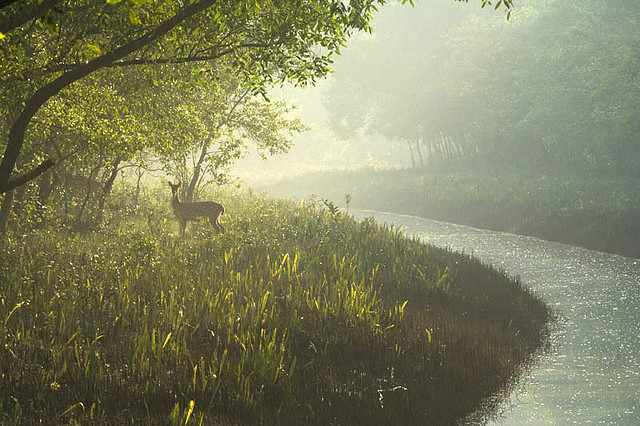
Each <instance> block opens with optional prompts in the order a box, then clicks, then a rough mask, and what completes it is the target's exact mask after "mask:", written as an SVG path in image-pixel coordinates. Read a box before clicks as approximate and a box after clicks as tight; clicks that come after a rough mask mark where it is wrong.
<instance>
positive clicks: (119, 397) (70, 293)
mask: <svg viewBox="0 0 640 426" xmlns="http://www.w3.org/2000/svg"><path fill="white" fill-rule="evenodd" d="M160 194H162V193H159V194H158V195H157V197H158V198H162V195H160ZM165 198H167V199H168V197H165ZM217 198H218V199H220V200H221V201H222V202H223V203H224V204H225V205H226V206H227V215H225V217H224V218H223V222H224V223H225V225H226V227H227V233H226V234H223V235H215V234H214V233H213V232H212V229H211V228H210V227H208V225H207V224H195V225H193V224H192V225H190V227H189V228H188V231H187V236H186V238H184V239H181V238H179V237H178V236H177V224H176V223H175V221H174V220H173V218H172V216H171V213H170V211H169V204H168V201H167V203H159V202H157V201H156V202H153V201H150V200H149V201H147V203H146V204H145V205H144V207H143V208H142V209H139V210H137V212H132V213H130V214H128V215H127V216H126V217H121V218H120V219H119V220H118V221H117V222H116V221H113V222H112V223H111V224H110V225H107V226H104V227H103V228H101V229H100V230H98V231H96V232H93V233H87V232H83V233H79V232H72V231H68V230H62V231H59V230H51V229H49V230H37V231H27V232H22V233H14V234H11V233H10V234H7V235H5V236H3V237H2V246H1V247H2V248H1V251H0V283H2V284H1V285H0V325H1V328H0V330H1V333H0V366H1V368H0V371H2V373H1V374H2V376H1V380H0V422H6V423H12V422H18V423H34V422H38V421H44V422H46V423H70V422H71V423H73V422H80V423H109V424H111V423H123V422H134V423H151V424H157V423H173V424H178V423H179V424H186V423H189V424H234V423H267V424H273V423H276V424H279V423H285V424H286V423H307V424H309V423H312V424H313V423H316V424H327V423H331V422H337V423H353V422H361V421H365V422H368V423H370V424H388V423H389V422H393V423H396V422H414V423H415V422H424V421H433V420H434V419H435V420H437V421H438V422H445V423H447V422H451V421H456V420H458V419H460V418H462V417H464V416H466V415H468V414H470V413H471V412H473V411H475V410H477V409H478V407H479V406H480V405H481V404H482V402H483V401H485V402H486V401H489V398H490V397H491V395H494V394H495V393H496V392H499V391H500V389H503V388H504V386H506V385H508V384H509V383H510V381H511V380H513V378H514V377H516V376H517V374H518V372H519V371H520V369H521V367H522V366H523V365H524V364H523V363H524V362H525V361H527V360H528V359H530V356H531V353H532V352H533V351H535V350H536V348H537V347H539V346H540V344H541V342H542V339H543V337H544V327H545V323H546V321H547V320H548V311H547V310H546V307H545V306H544V304H543V303H542V302H541V301H540V300H538V299H537V298H535V297H533V296H532V295H531V294H529V293H528V292H527V291H526V290H524V289H523V288H522V287H521V286H520V285H519V284H518V283H517V282H514V281H513V280H511V279H510V278H508V277H506V276H505V275H504V274H502V273H499V272H496V271H494V270H491V269H489V268H487V267H485V266H482V265H480V264H479V263H478V262H476V261H473V260H471V259H469V258H467V257H465V256H462V255H458V254H454V253H450V252H447V251H444V250H439V249H436V248H433V247H429V246H426V245H424V244H422V243H420V242H418V241H415V240H412V239H408V238H406V237H404V236H403V235H402V233H401V232H398V231H397V230H392V229H389V228H387V227H383V226H380V225H378V224H376V223H374V222H373V221H372V220H365V221H363V222H357V221H355V220H353V219H352V218H351V217H349V216H348V215H346V214H343V213H339V212H336V211H333V212H331V211H330V210H328V209H327V208H326V207H325V206H320V205H317V204H313V203H312V204H304V203H302V204H294V203H291V202H286V201H279V200H270V199H267V198H265V197H263V196H256V195H253V194H251V193H249V194H243V193H231V192H229V193H221V194H218V197H217ZM114 216H115V215H114Z"/></svg>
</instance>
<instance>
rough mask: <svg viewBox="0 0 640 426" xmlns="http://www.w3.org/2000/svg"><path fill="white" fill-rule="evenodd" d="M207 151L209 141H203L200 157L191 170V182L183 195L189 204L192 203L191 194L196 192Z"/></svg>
mask: <svg viewBox="0 0 640 426" xmlns="http://www.w3.org/2000/svg"><path fill="white" fill-rule="evenodd" d="M208 149H209V141H205V142H203V143H202V146H201V149H200V157H199V158H198V162H197V163H196V166H195V167H194V169H193V176H191V181H190V182H189V185H188V186H187V192H186V194H185V200H186V201H189V202H193V193H194V192H195V190H196V185H197V184H198V181H199V180H200V173H201V172H202V164H203V163H204V160H205V158H207V150H208Z"/></svg>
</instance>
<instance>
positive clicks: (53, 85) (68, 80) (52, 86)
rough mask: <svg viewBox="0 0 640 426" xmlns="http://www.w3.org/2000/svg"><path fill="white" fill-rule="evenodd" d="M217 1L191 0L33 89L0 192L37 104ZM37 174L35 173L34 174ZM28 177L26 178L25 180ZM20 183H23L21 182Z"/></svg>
mask: <svg viewBox="0 0 640 426" xmlns="http://www.w3.org/2000/svg"><path fill="white" fill-rule="evenodd" d="M215 1H216V0H201V1H199V2H197V3H191V4H190V5H188V6H186V7H185V8H184V9H182V10H181V11H179V12H178V13H176V14H175V15H174V16H173V17H171V18H169V19H167V20H166V21H164V22H162V23H160V24H159V25H158V26H157V27H156V28H155V29H153V30H152V31H150V32H148V33H146V34H144V35H143V36H141V37H139V38H136V39H134V40H131V41H130V42H128V43H126V44H124V45H122V46H120V47H118V48H117V49H114V50H113V51H111V52H108V53H105V54H104V55H102V56H99V57H97V58H94V59H92V60H91V61H89V62H88V63H86V64H82V65H79V66H78V67H76V68H74V69H72V70H70V71H67V72H65V73H64V74H62V75H60V76H58V77H57V78H56V79H54V80H53V81H51V82H50V83H49V84H47V85H45V86H43V87H41V88H40V89H38V90H36V92H35V93H34V94H33V95H32V96H31V98H29V100H28V101H27V102H26V104H25V106H24V107H23V109H22V112H21V113H20V115H19V116H18V117H17V119H16V121H15V122H14V123H13V125H12V126H11V129H10V131H9V139H8V141H7V146H6V148H5V151H4V155H3V157H2V162H1V163H0V191H1V192H4V191H6V190H8V189H5V188H9V178H10V176H11V173H12V171H13V168H14V167H15V165H16V162H17V161H18V156H19V155H20V151H21V150H22V145H23V144H24V135H25V132H26V130H27V127H28V125H29V122H30V121H31V119H32V118H33V116H34V115H35V114H36V113H37V112H38V110H39V109H40V107H42V105H43V104H44V103H45V102H46V101H47V100H49V99H51V98H52V97H53V96H55V95H56V94H58V92H60V91H61V90H62V89H64V88H65V87H67V86H69V85H70V84H72V83H74V82H76V81H78V80H80V79H81V78H83V77H85V76H87V75H89V74H91V73H92V72H94V71H96V70H98V69H100V68H105V67H109V66H112V64H113V63H114V62H116V61H118V60H120V59H122V58H125V57H126V56H127V55H130V54H131V53H133V52H136V51H138V50H140V49H141V48H143V47H144V46H146V45H148V44H150V43H153V42H154V41H156V40H158V39H160V38H161V37H162V36H164V35H165V34H167V33H168V32H169V31H171V30H172V29H174V28H175V27H176V26H178V25H179V24H181V23H182V22H183V21H185V20H186V19H188V18H190V17H192V16H194V15H196V14H198V13H200V12H202V11H204V10H206V9H208V8H209V7H211V6H212V5H213V4H214V3H215ZM36 176H37V175H36ZM26 181H28V180H25V181H24V182H26ZM24 182H23V183H24Z"/></svg>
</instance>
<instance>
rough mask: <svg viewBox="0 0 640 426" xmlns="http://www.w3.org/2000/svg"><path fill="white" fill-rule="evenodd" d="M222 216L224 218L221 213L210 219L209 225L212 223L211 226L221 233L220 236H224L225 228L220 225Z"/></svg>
mask: <svg viewBox="0 0 640 426" xmlns="http://www.w3.org/2000/svg"><path fill="white" fill-rule="evenodd" d="M220 216H222V214H221V213H218V214H217V215H216V216H211V217H210V218H209V223H211V225H212V226H213V228H214V229H215V230H216V231H217V232H218V233H219V234H224V226H222V224H221V223H220Z"/></svg>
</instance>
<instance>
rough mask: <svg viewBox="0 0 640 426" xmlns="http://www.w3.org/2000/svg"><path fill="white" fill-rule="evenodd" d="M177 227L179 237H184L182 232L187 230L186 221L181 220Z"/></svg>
mask: <svg viewBox="0 0 640 426" xmlns="http://www.w3.org/2000/svg"><path fill="white" fill-rule="evenodd" d="M178 224H179V227H180V236H181V237H184V232H185V230H186V229H187V221H186V220H181V221H179V222H178Z"/></svg>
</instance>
